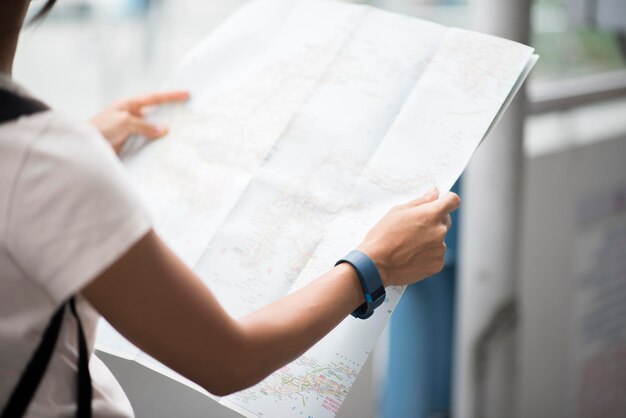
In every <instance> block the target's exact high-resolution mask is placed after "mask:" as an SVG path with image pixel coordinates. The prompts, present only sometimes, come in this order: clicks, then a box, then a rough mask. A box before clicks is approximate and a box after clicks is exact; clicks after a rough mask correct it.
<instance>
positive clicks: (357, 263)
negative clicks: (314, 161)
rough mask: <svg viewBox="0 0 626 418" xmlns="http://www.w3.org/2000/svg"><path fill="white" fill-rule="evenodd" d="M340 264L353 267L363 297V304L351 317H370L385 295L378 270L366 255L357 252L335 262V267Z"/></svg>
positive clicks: (352, 252) (354, 251) (351, 252)
mask: <svg viewBox="0 0 626 418" xmlns="http://www.w3.org/2000/svg"><path fill="white" fill-rule="evenodd" d="M341 263H348V264H350V265H351V266H352V267H354V269H355V270H356V273H357V276H358V277H359V281H360V282H361V287H362V288H363V293H364V295H365V302H364V303H363V304H362V305H361V306H359V307H358V308H356V309H355V310H354V312H352V316H354V317H356V318H360V319H367V318H369V317H370V316H372V314H373V313H374V309H376V308H378V307H379V306H380V305H382V303H383V302H384V301H385V297H386V295H387V294H386V293H385V286H384V285H383V280H382V278H381V277H380V273H379V271H378V268H377V267H376V264H374V262H373V261H372V259H371V258H369V256H368V255H367V254H365V253H363V252H361V251H359V250H353V251H350V252H349V253H348V255H346V256H345V257H344V258H342V259H341V260H339V261H337V262H336V263H335V266H337V265H339V264H341Z"/></svg>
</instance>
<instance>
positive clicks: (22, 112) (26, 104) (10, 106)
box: [0, 89, 48, 123]
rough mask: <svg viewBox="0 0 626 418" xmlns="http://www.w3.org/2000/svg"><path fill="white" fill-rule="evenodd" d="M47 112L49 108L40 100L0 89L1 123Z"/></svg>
mask: <svg viewBox="0 0 626 418" xmlns="http://www.w3.org/2000/svg"><path fill="white" fill-rule="evenodd" d="M46 110H48V106H46V105H45V104H44V103H42V102H40V101H39V100H36V99H33V98H31V97H24V96H20V95H18V94H16V93H13V92H11V91H8V90H4V89H0V123H4V122H8V121H11V120H14V119H17V118H19V117H20V116H28V115H32V114H35V113H38V112H43V111H46Z"/></svg>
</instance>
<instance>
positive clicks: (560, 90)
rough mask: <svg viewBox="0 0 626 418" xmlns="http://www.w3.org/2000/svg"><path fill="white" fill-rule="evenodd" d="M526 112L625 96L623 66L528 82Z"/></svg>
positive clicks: (625, 71)
mask: <svg viewBox="0 0 626 418" xmlns="http://www.w3.org/2000/svg"><path fill="white" fill-rule="evenodd" d="M526 94H527V96H528V103H527V113H528V114H538V113H546V112H552V111H559V110H566V109H570V108H573V107H576V106H582V105H587V104H592V103H597V102H601V101H605V100H611V99H616V98H619V97H626V70H618V71H612V72H606V73H599V74H593V75H586V76H580V77H575V78H567V79H563V80H551V81H531V82H530V83H528V86H527V89H526Z"/></svg>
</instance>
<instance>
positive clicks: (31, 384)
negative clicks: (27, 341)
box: [1, 298, 92, 418]
mask: <svg viewBox="0 0 626 418" xmlns="http://www.w3.org/2000/svg"><path fill="white" fill-rule="evenodd" d="M66 306H68V307H69V310H70V312H72V315H73V316H74V317H75V318H76V324H77V327H78V333H77V334H78V335H77V339H78V385H77V389H78V405H77V408H76V417H78V418H90V417H91V396H92V388H91V374H90V373H89V353H88V352H87V340H86V338H85V333H84V332H83V326H82V323H81V321H80V318H79V316H78V312H77V311H76V302H75V301H74V298H72V299H70V300H69V301H68V302H67V303H65V304H63V305H62V306H61V307H60V308H59V309H58V310H57V311H56V313H55V314H54V316H53V317H52V319H51V320H50V322H49V323H48V326H47V327H46V330H45V331H44V334H43V338H42V339H41V342H40V343H39V346H38V347H37V350H35V353H34V354H33V356H32V357H31V359H30V361H29V362H28V365H27V366H26V370H25V371H24V373H23V374H22V377H21V378H20V380H19V382H18V383H17V386H16V387H15V389H13V393H12V394H11V397H10V398H9V401H8V403H7V404H6V406H5V408H4V411H2V416H1V418H20V417H23V416H24V414H25V413H26V410H27V409H28V405H29V404H30V402H31V400H32V399H33V397H34V396H35V393H36V392H37V388H38V387H39V384H40V383H41V380H42V378H43V375H44V373H45V372H46V369H47V368H48V364H49V363H50V359H51V358H52V353H54V347H55V346H56V343H57V340H58V339H59V334H60V333H61V325H62V324H63V316H64V313H65V307H66Z"/></svg>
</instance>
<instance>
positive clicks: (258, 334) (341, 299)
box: [239, 264, 364, 384]
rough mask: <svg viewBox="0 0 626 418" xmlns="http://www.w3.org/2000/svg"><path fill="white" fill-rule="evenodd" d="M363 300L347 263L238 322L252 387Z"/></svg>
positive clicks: (330, 328) (352, 271)
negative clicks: (244, 343)
mask: <svg viewBox="0 0 626 418" xmlns="http://www.w3.org/2000/svg"><path fill="white" fill-rule="evenodd" d="M363 301H364V296H363V290H362V289H361V285H360V283H359V280H358V278H357V275H356V272H355V270H354V269H353V268H352V267H351V266H350V265H348V264H340V265H339V266H337V267H335V268H333V269H332V270H330V271H328V272H327V273H325V274H324V275H322V276H321V277H320V278H318V279H317V280H315V281H313V282H312V283H310V284H309V285H307V286H305V287H304V288H302V289H300V290H298V291H296V292H294V293H292V294H290V295H288V296H286V297H284V298H282V299H280V300H278V301H276V302H274V303H272V304H270V305H268V306H266V307H264V308H262V309H260V310H259V311H256V312H254V313H252V314H250V315H248V316H246V317H244V318H242V319H241V320H240V321H239V325H240V327H241V331H242V333H243V335H244V340H245V341H246V345H247V347H248V348H249V350H248V351H249V355H250V356H251V357H250V359H249V361H247V362H246V364H247V365H248V366H250V369H249V370H248V373H249V374H248V379H250V381H249V382H244V383H246V384H253V383H255V382H256V381H258V380H260V379H262V378H263V377H265V376H266V375H268V374H269V373H271V372H272V371H274V370H276V369H278V368H280V367H282V366H283V365H285V364H287V363H288V362H290V361H292V360H294V359H295V358H297V357H298V356H300V355H301V354H302V353H304V352H305V351H306V350H307V349H308V348H310V347H311V346H312V345H314V344H315V343H316V342H317V341H319V340H320V339H321V338H322V337H324V336H325V335H326V334H328V332H330V331H331V330H332V329H333V328H334V327H336V326H337V325H338V324H339V323H340V322H341V321H342V320H343V319H345V318H346V316H348V315H349V314H350V313H351V312H352V311H353V310H354V309H356V308H357V307H358V306H359V305H361V304H362V303H363Z"/></svg>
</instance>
